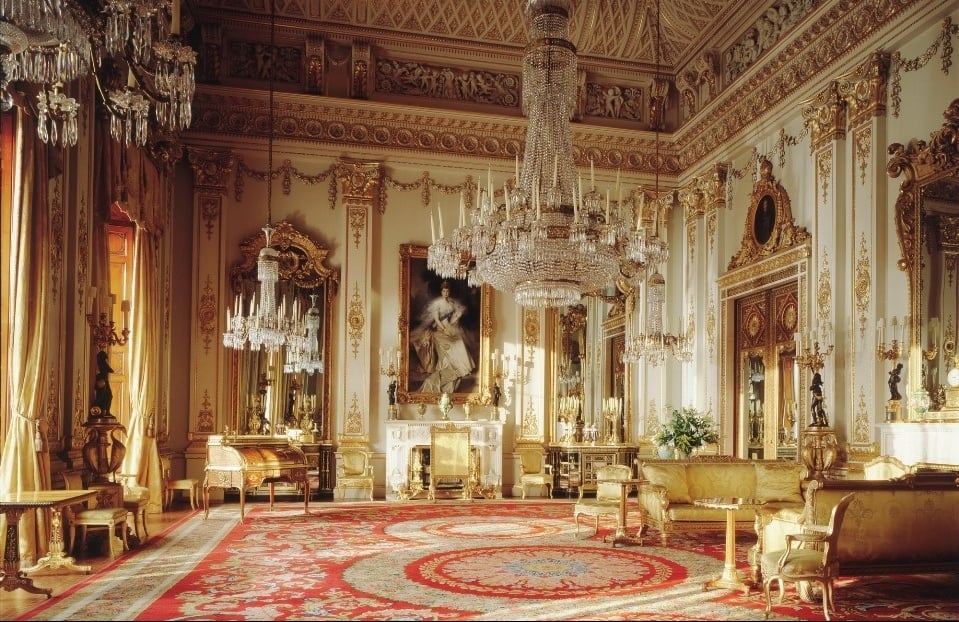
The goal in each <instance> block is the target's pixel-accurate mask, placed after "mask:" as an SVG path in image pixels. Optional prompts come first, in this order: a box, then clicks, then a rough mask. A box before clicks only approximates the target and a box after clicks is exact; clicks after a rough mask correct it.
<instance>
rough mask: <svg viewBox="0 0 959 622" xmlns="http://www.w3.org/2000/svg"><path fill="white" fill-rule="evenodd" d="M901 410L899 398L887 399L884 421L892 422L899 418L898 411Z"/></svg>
mask: <svg viewBox="0 0 959 622" xmlns="http://www.w3.org/2000/svg"><path fill="white" fill-rule="evenodd" d="M901 411H902V401H901V400H889V401H888V402H886V423H892V422H893V421H898V420H899V413H900V412H901Z"/></svg>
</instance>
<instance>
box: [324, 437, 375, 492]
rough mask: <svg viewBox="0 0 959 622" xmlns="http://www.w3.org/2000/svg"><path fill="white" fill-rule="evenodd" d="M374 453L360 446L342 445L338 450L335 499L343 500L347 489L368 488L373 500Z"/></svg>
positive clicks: (334, 489)
mask: <svg viewBox="0 0 959 622" xmlns="http://www.w3.org/2000/svg"><path fill="white" fill-rule="evenodd" d="M371 459H372V454H371V453H370V452H369V451H367V450H365V449H362V448H359V447H340V448H339V449H338V450H337V452H336V486H334V487H333V499H334V500H338V501H343V500H345V499H346V491H347V490H353V489H355V490H361V491H363V490H366V491H368V492H369V498H370V501H372V500H373V464H372V462H371Z"/></svg>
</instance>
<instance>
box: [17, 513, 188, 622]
mask: <svg viewBox="0 0 959 622" xmlns="http://www.w3.org/2000/svg"><path fill="white" fill-rule="evenodd" d="M191 512H192V510H191V509H190V502H189V501H182V502H181V501H176V502H174V504H173V507H172V508H171V509H170V510H168V511H166V512H162V513H157V514H147V533H149V534H150V536H149V537H148V538H147V540H149V538H150V537H153V536H155V535H156V534H159V533H162V532H163V531H164V530H165V529H166V528H167V526H169V525H171V524H173V523H175V522H177V521H179V520H180V519H181V518H183V517H184V516H187V515H188V514H190V513H191ZM131 525H132V522H131ZM91 548H93V547H91ZM96 549H103V550H102V552H101V551H100V550H93V551H90V552H88V553H86V554H84V553H80V554H75V555H73V557H74V559H76V560H77V563H78V564H83V565H88V566H92V567H93V568H92V569H91V574H92V573H94V572H96V571H98V570H99V569H101V568H103V567H104V566H106V565H107V564H108V563H110V561H111V560H110V558H109V556H108V555H107V553H106V550H105V549H106V547H105V546H103V547H96ZM87 576H88V575H86V574H83V573H78V572H69V571H67V570H65V569H63V568H59V569H55V570H41V571H39V572H37V573H34V574H31V575H30V577H31V578H33V579H34V585H37V586H38V587H42V588H53V598H57V597H58V596H59V595H60V594H62V593H63V592H64V591H65V590H67V589H69V588H70V587H72V586H73V585H75V584H77V583H79V582H80V581H82V580H83V579H85V578H87ZM45 599H46V596H44V595H43V594H31V593H29V592H26V591H24V590H21V589H17V590H14V591H12V592H7V591H0V619H3V620H11V619H13V618H16V617H17V616H19V615H21V614H23V613H24V612H25V611H27V610H29V609H31V608H33V607H35V606H36V605H38V604H40V603H41V602H43V601H44V600H45Z"/></svg>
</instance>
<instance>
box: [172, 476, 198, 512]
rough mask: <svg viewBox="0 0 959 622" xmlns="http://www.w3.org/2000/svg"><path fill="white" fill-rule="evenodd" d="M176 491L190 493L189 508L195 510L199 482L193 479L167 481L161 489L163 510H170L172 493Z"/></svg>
mask: <svg viewBox="0 0 959 622" xmlns="http://www.w3.org/2000/svg"><path fill="white" fill-rule="evenodd" d="M177 490H186V491H188V492H189V493H190V507H191V508H192V509H194V510H195V509H196V508H197V504H196V499H197V495H198V494H199V490H200V482H198V481H197V480H195V479H189V478H187V479H171V480H167V482H166V485H165V486H164V488H163V509H164V510H168V509H170V505H171V504H172V503H173V493H174V492H175V491H177Z"/></svg>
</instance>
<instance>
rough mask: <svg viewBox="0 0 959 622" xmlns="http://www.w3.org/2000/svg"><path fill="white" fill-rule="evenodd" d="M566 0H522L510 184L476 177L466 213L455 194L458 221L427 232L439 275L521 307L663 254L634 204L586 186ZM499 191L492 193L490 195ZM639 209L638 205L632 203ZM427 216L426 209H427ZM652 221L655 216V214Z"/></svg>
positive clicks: (566, 298)
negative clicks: (524, 27) (517, 124)
mask: <svg viewBox="0 0 959 622" xmlns="http://www.w3.org/2000/svg"><path fill="white" fill-rule="evenodd" d="M570 11H571V2H570V1H569V0H528V2H527V5H526V14H527V17H528V21H529V44H528V45H527V47H526V53H525V57H524V60H523V89H522V92H523V102H522V104H523V110H524V113H525V114H526V116H527V117H528V118H529V123H528V127H527V132H526V147H525V151H524V157H523V164H522V171H520V164H519V158H518V157H517V160H516V164H515V169H516V170H515V175H514V179H513V182H514V183H513V185H512V186H510V184H509V183H508V182H507V183H504V184H503V186H502V190H501V192H500V191H499V190H494V183H493V179H492V173H491V172H490V173H488V174H487V179H486V187H485V188H482V187H481V185H482V184H481V183H480V180H479V177H477V180H476V200H475V203H474V205H473V206H472V207H471V208H470V210H469V212H470V213H469V217H468V218H467V216H466V208H465V203H464V198H463V197H462V196H461V197H460V220H459V225H458V226H457V227H456V228H454V229H453V231H452V232H451V234H450V235H449V236H446V235H445V232H444V230H443V224H442V223H443V218H442V212H440V233H439V237H438V238H437V237H436V236H435V233H434V236H433V240H432V244H431V245H430V247H429V251H428V254H427V265H428V267H429V268H430V269H431V270H433V271H435V272H436V273H437V274H439V275H441V276H442V277H443V278H464V277H465V278H466V279H467V282H468V283H469V284H470V285H473V286H476V285H481V284H489V285H490V286H492V287H493V288H494V289H496V290H499V291H503V292H511V293H513V295H514V298H515V300H516V302H517V303H518V304H520V305H522V306H524V307H533V308H542V307H562V306H567V305H571V304H575V303H577V302H578V301H579V300H580V299H581V298H582V297H583V296H584V295H586V294H591V293H597V292H600V291H602V290H604V289H605V288H607V287H608V286H610V285H612V284H614V283H615V282H616V281H617V280H618V279H620V278H630V277H634V276H635V275H637V274H639V273H641V271H642V268H643V267H644V266H645V265H646V264H647V262H650V261H654V262H655V261H661V260H662V258H664V257H665V253H666V245H665V243H664V242H663V241H662V240H661V239H660V238H659V236H658V234H657V233H658V229H657V228H653V227H651V228H649V229H647V228H646V227H645V226H644V225H645V224H646V222H645V221H644V219H643V214H642V211H640V213H639V216H638V217H637V218H635V221H636V225H635V227H634V226H632V223H633V220H634V217H633V206H632V205H631V204H629V205H627V204H626V203H625V202H624V201H623V198H622V192H621V189H620V187H619V182H618V173H617V183H616V193H617V197H616V200H615V201H614V200H611V198H610V191H609V190H608V189H607V190H606V193H605V196H603V194H601V193H600V192H599V191H598V190H597V189H596V183H595V174H594V168H593V166H594V165H593V163H592V162H590V171H589V186H588V187H586V188H585V189H584V186H583V179H582V175H581V174H579V173H578V172H577V170H576V163H575V161H574V157H573V142H572V132H571V129H570V117H571V116H572V113H573V111H574V108H575V105H576V91H577V84H576V65H577V57H576V47H575V46H574V45H573V44H572V42H570V40H569V16H570ZM498 192H500V194H497V193H498ZM640 209H642V207H641V208H640ZM431 220H432V216H431ZM656 222H657V224H658V221H656Z"/></svg>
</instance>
